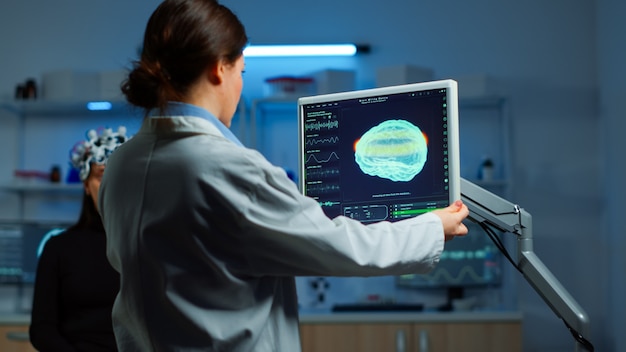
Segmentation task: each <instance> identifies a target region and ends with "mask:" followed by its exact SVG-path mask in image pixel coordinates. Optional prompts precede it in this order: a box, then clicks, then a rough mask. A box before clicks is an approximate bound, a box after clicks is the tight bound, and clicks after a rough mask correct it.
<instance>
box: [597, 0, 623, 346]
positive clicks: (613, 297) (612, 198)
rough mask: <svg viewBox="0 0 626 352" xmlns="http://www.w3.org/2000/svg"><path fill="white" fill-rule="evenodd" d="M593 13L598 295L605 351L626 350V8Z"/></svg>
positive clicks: (606, 4)
mask: <svg viewBox="0 0 626 352" xmlns="http://www.w3.org/2000/svg"><path fill="white" fill-rule="evenodd" d="M598 5H599V6H598V11H597V14H596V18H597V22H598V32H597V38H598V39H597V49H598V58H599V60H598V61H599V64H598V81H599V86H600V87H601V89H600V104H599V105H600V106H599V111H600V118H601V121H602V124H601V126H602V128H601V131H600V141H601V143H600V144H601V148H602V152H601V155H602V157H601V158H600V160H601V161H602V170H603V172H604V175H605V176H604V178H603V188H602V192H603V194H604V196H605V199H606V203H605V212H604V215H605V217H604V218H602V222H601V224H603V226H601V227H600V229H601V230H602V231H603V232H604V235H603V236H599V238H598V240H599V241H600V242H601V243H602V245H603V246H605V247H606V248H608V250H607V251H606V252H602V254H604V258H602V257H601V256H602V254H601V255H600V256H598V258H599V259H600V260H602V261H603V262H606V263H607V264H608V265H607V267H606V270H607V272H608V276H609V278H610V279H609V282H607V283H606V284H605V285H604V287H603V290H601V292H602V293H603V294H602V295H601V296H599V297H597V299H598V300H600V301H602V302H605V303H604V311H605V312H606V314H605V316H604V320H605V321H606V328H607V329H609V330H610V333H609V334H608V338H607V342H608V343H607V344H606V350H607V351H625V350H626V341H624V339H623V338H622V334H623V328H621V327H623V326H625V325H626V303H625V302H624V297H625V296H626V280H624V268H626V259H625V258H624V253H625V252H626V238H625V237H624V226H623V223H624V221H623V218H624V212H623V210H622V206H623V202H624V199H626V186H625V185H624V180H625V179H626V163H624V151H625V150H626V146H625V145H624V138H623V131H626V119H625V118H624V117H625V116H624V111H626V107H625V104H626V88H624V79H625V78H626V69H625V68H624V63H625V62H626V46H625V45H624V40H623V39H622V38H620V37H616V36H617V35H618V33H624V32H625V31H626V24H625V23H624V21H623V20H622V16H621V14H623V13H625V12H626V3H624V2H622V1H619V0H604V1H600V2H599V3H598Z"/></svg>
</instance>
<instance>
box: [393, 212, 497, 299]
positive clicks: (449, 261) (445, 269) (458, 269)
mask: <svg viewBox="0 0 626 352" xmlns="http://www.w3.org/2000/svg"><path fill="white" fill-rule="evenodd" d="M464 223H465V225H466V226H467V228H468V230H469V233H468V235H467V236H463V237H457V238H455V239H454V240H451V241H448V242H446V246H445V250H444V251H443V252H442V253H441V257H440V259H439V263H438V264H437V266H436V267H435V268H434V269H433V270H432V271H431V272H429V273H427V274H410V275H401V276H398V277H396V283H397V285H398V286H400V287H409V288H411V287H412V288H453V287H459V288H464V287H483V286H498V285H500V284H501V280H502V270H501V265H502V264H501V258H502V256H501V254H500V251H499V250H498V247H496V245H495V244H494V243H493V241H492V240H491V239H490V238H489V236H488V235H487V234H485V233H484V230H483V229H482V228H481V227H480V225H478V224H476V223H474V222H472V221H470V220H465V221H464Z"/></svg>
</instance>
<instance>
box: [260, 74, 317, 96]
mask: <svg viewBox="0 0 626 352" xmlns="http://www.w3.org/2000/svg"><path fill="white" fill-rule="evenodd" d="M265 83H266V85H265V87H266V96H267V97H296V96H304V95H311V94H314V93H315V79H313V78H312V77H293V76H279V77H272V78H268V79H266V80H265Z"/></svg>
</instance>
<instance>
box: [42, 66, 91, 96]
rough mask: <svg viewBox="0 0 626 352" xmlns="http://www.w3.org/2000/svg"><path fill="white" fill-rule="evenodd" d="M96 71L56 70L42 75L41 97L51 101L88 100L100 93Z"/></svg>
mask: <svg viewBox="0 0 626 352" xmlns="http://www.w3.org/2000/svg"><path fill="white" fill-rule="evenodd" d="M99 83H100V77H99V75H98V73H97V72H83V71H74V70H57V71H49V72H45V73H44V74H43V75H42V98H43V99H45V100H51V101H60V100H89V99H97V98H98V97H99V95H100V84H99Z"/></svg>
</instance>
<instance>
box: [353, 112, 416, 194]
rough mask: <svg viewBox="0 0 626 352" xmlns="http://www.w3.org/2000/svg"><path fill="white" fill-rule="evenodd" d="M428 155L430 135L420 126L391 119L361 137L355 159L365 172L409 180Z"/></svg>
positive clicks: (404, 180)
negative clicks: (423, 131)
mask: <svg viewBox="0 0 626 352" xmlns="http://www.w3.org/2000/svg"><path fill="white" fill-rule="evenodd" d="M427 155H428V146H427V141H426V137H425V136H424V134H423V133H422V131H421V130H420V129H419V127H417V126H415V125H413V124H412V123H410V122H408V121H405V120H387V121H384V122H382V123H380V124H379V125H377V126H374V127H372V128H371V129H369V130H368V131H367V132H365V134H363V136H361V138H360V139H359V141H358V142H357V143H356V146H355V154H354V158H355V161H356V163H357V164H358V165H359V168H361V171H363V172H364V173H365V174H368V175H371V176H378V177H381V178H386V179H389V180H392V181H400V182H407V181H411V180H412V179H413V178H414V177H415V176H416V175H417V174H419V173H420V172H421V171H422V169H423V168H424V164H426V157H427Z"/></svg>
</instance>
